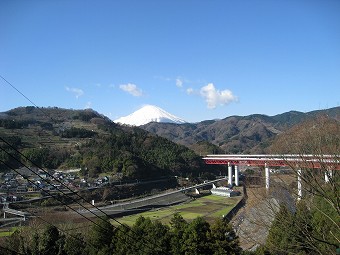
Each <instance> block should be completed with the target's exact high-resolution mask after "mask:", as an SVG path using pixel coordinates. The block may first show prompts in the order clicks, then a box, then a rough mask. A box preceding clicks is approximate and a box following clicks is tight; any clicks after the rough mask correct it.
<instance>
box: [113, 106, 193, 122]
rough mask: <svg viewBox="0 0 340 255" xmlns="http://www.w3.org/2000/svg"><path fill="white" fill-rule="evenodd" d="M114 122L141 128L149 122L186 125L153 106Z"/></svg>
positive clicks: (179, 119) (145, 107)
mask: <svg viewBox="0 0 340 255" xmlns="http://www.w3.org/2000/svg"><path fill="white" fill-rule="evenodd" d="M114 122H115V123H120V124H126V125H130V126H141V125H145V124H148V123H150V122H161V123H175V124H182V123H186V121H184V120H182V119H181V118H178V117H176V116H175V115H173V114H171V113H168V112H166V111H165V110H163V109H161V108H159V107H157V106H154V105H146V106H144V107H142V108H141V109H139V110H137V111H135V112H133V113H132V114H130V115H128V116H125V117H122V118H119V119H117V120H114Z"/></svg>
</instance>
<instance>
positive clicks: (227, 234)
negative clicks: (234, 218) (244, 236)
mask: <svg viewBox="0 0 340 255" xmlns="http://www.w3.org/2000/svg"><path fill="white" fill-rule="evenodd" d="M209 240H210V244H211V250H212V252H213V253H212V254H214V255H222V254H230V255H234V254H235V255H236V254H240V252H241V248H240V247H239V241H238V237H237V236H236V234H235V232H234V230H233V228H232V227H231V225H230V224H229V223H228V222H227V221H226V220H224V219H222V218H217V219H216V220H215V222H214V224H213V225H212V226H211V231H210V232H209Z"/></svg>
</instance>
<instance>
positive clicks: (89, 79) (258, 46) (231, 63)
mask: <svg viewBox="0 0 340 255" xmlns="http://www.w3.org/2000/svg"><path fill="white" fill-rule="evenodd" d="M339 13H340V1H337V0H319V1H314V0H304V1H303V0H284V1H280V0H277V1H269V0H261V1H258V0H251V1H250V0H249V1H242V0H241V1H240V0H237V1H236V0H235V1H232V0H221V1H218V0H206V1H205V0H162V1H159V0H153V1H151V0H135V1H132V0H124V1H123V0H122V1H103V0H99V1H86V0H81V1H77V0H72V1H68V0H59V1H48V0H47V1H46V0H30V1H22V0H21V1H17V0H2V1H0V75H1V76H3V77H4V78H5V79H6V80H7V81H9V82H10V83H11V84H12V85H13V86H15V87H16V88H17V89H18V90H20V91H21V92H22V93H23V94H24V95H25V96H26V97H28V98H29V99H30V100H32V101H33V102H34V103H35V104H36V105H38V106H43V107H48V106H57V107H62V108H72V109H84V108H92V109H94V110H96V111H98V112H100V113H102V114H105V115H107V116H108V117H110V118H111V119H116V118H118V117H122V116H126V115H128V114H130V113H132V112H133V111H135V110H137V109H139V108H140V107H142V106H143V105H145V104H152V105H157V106H159V107H161V108H163V109H164V110H166V111H168V112H170V113H172V114H174V115H176V116H178V117H180V118H183V119H185V120H186V121H189V122H196V121H202V120H207V119H215V118H225V117H228V116H231V115H249V114H253V113H261V114H267V115H275V114H279V113H283V112H286V111H290V110H297V111H303V112H306V111H312V110H318V109H324V108H330V107H336V106H339V105H340V15H339ZM27 105H31V103H30V102H29V101H28V100H27V99H25V98H24V97H23V96H22V95H20V94H19V93H18V92H17V91H15V90H14V89H13V88H12V87H11V86H9V85H8V84H7V83H6V82H5V81H4V80H2V79H0V112H2V111H6V110H9V109H12V108H15V107H18V106H27Z"/></svg>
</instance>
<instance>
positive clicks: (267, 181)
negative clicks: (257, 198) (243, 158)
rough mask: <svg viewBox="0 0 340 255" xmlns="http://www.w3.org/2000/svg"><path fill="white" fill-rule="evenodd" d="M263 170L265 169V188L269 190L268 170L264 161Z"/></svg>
mask: <svg viewBox="0 0 340 255" xmlns="http://www.w3.org/2000/svg"><path fill="white" fill-rule="evenodd" d="M264 170H265V175H266V189H267V190H269V186H270V171H269V167H268V165H267V163H264Z"/></svg>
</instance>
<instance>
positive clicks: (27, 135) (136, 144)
mask: <svg viewBox="0 0 340 255" xmlns="http://www.w3.org/2000/svg"><path fill="white" fill-rule="evenodd" d="M0 137H1V138H2V139H3V141H1V152H0V158H1V160H2V161H4V162H6V163H7V164H10V165H11V167H21V165H20V164H19V163H18V162H16V161H15V160H14V159H13V158H12V157H11V156H10V155H16V156H17V157H19V158H20V160H21V161H23V162H25V164H27V165H33V163H32V162H34V163H35V164H37V165H38V166H41V167H44V168H51V169H56V168H63V169H67V168H82V171H83V174H86V175H89V176H97V175H99V174H100V173H102V172H106V173H107V172H109V173H111V174H112V175H119V176H121V177H125V178H149V177H158V176H164V175H169V174H171V175H174V174H175V175H187V174H189V173H190V174H193V175H197V174H198V173H200V172H202V171H203V170H202V169H204V171H211V170H216V167H214V168H211V169H209V166H208V167H207V166H205V165H204V164H203V162H202V160H201V158H200V157H199V156H198V155H197V154H195V153H194V152H193V151H192V150H189V149H188V148H187V147H185V146H182V145H178V144H176V143H174V142H171V141H169V140H167V139H165V138H162V137H158V136H156V135H154V134H151V133H149V132H147V131H144V130H142V129H140V128H137V127H127V126H120V125H116V124H115V123H113V122H112V121H111V120H110V119H108V118H107V117H105V116H103V115H100V114H99V113H97V112H95V111H93V110H89V109H88V110H67V109H61V108H36V107H20V108H16V109H13V110H10V111H8V112H4V113H1V114H0ZM6 152H9V153H10V155H9V154H8V153H6ZM27 159H28V160H27ZM0 168H1V170H6V169H8V166H6V165H5V164H3V163H0Z"/></svg>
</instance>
